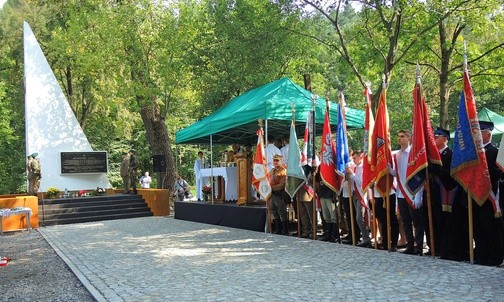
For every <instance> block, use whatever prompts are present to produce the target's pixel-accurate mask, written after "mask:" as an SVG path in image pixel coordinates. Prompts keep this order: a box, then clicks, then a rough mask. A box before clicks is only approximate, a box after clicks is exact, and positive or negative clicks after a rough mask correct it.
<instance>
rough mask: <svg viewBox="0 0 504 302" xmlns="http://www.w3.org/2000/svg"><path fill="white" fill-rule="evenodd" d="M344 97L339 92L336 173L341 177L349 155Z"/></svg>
mask: <svg viewBox="0 0 504 302" xmlns="http://www.w3.org/2000/svg"><path fill="white" fill-rule="evenodd" d="M344 106H345V97H344V96H343V93H341V97H340V103H339V104H338V124H337V125H336V159H335V162H336V173H337V174H338V176H339V177H340V178H341V182H340V183H342V182H343V178H344V177H345V169H346V167H347V164H348V163H349V162H350V155H349V152H348V139H347V135H346V121H345V107H344Z"/></svg>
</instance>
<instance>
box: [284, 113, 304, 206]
mask: <svg viewBox="0 0 504 302" xmlns="http://www.w3.org/2000/svg"><path fill="white" fill-rule="evenodd" d="M289 142H290V144H289V153H288V154H289V155H288V158H287V179H286V182H285V191H286V192H287V194H289V196H290V198H291V199H292V198H294V196H296V192H297V191H298V190H299V189H300V188H301V187H302V186H303V185H304V184H305V183H306V177H305V174H304V171H303V168H302V167H301V151H300V149H299V144H298V141H297V135H296V128H295V126H294V120H292V122H291V127H290V136H289Z"/></svg>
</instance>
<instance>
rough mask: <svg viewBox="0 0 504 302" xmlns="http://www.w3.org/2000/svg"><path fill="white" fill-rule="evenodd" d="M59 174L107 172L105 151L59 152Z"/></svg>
mask: <svg viewBox="0 0 504 302" xmlns="http://www.w3.org/2000/svg"><path fill="white" fill-rule="evenodd" d="M60 154H61V174H83V173H107V171H108V168H107V152H105V151H96V152H61V153H60Z"/></svg>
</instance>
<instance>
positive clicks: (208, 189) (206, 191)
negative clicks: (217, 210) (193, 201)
mask: <svg viewBox="0 0 504 302" xmlns="http://www.w3.org/2000/svg"><path fill="white" fill-rule="evenodd" d="M201 192H202V193H203V200H204V201H208V196H209V195H210V194H212V187H211V186H209V185H206V186H203V188H201Z"/></svg>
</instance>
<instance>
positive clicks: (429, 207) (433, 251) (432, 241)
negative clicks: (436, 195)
mask: <svg viewBox="0 0 504 302" xmlns="http://www.w3.org/2000/svg"><path fill="white" fill-rule="evenodd" d="M416 79H417V84H418V85H422V75H421V72H420V65H419V64H418V63H417V66H416ZM420 87H421V86H420ZM418 91H419V94H420V95H419V96H418V97H417V99H418V100H421V99H422V92H423V91H422V90H421V89H419V90H418ZM422 116H424V115H423V114H422ZM413 135H414V134H413ZM425 191H426V193H427V216H428V219H429V237H430V252H431V256H435V255H436V246H435V239H434V223H433V221H432V204H431V191H430V177H429V173H427V176H426V180H425Z"/></svg>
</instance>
